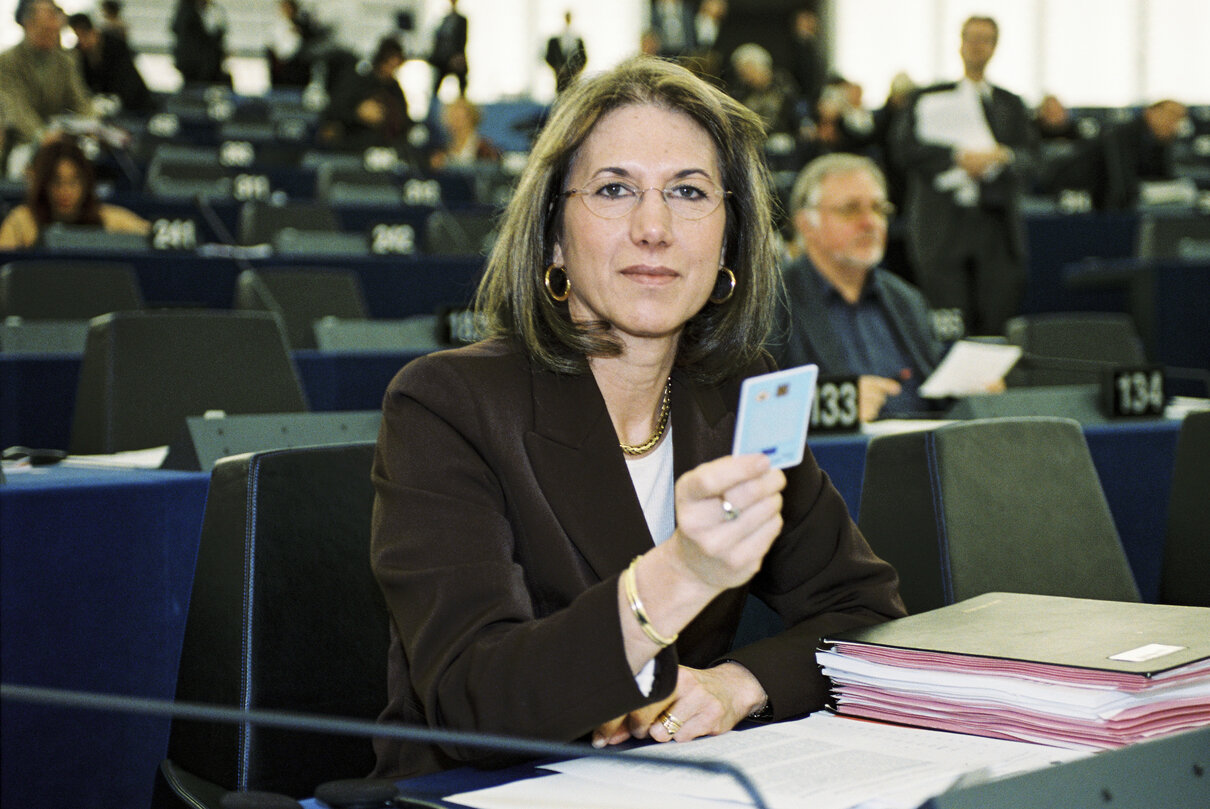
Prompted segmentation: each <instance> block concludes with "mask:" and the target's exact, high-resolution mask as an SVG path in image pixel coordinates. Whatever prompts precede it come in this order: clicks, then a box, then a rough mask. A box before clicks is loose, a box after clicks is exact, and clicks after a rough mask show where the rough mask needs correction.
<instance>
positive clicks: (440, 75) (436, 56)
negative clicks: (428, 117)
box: [429, 0, 470, 99]
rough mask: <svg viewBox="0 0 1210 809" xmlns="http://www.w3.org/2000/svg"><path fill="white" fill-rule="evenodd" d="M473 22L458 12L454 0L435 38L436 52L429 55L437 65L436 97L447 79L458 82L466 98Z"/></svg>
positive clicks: (434, 92)
mask: <svg viewBox="0 0 1210 809" xmlns="http://www.w3.org/2000/svg"><path fill="white" fill-rule="evenodd" d="M469 28H470V26H469V23H468V22H467V19H466V17H465V16H463V15H462V14H460V13H459V12H458V0H450V10H449V12H448V13H447V14H446V15H445V16H444V17H442V19H441V23H440V24H439V25H438V26H437V33H436V34H435V35H434V36H433V50H432V51H430V52H429V64H430V65H432V66H433V98H434V99H435V98H437V91H438V90H440V89H441V83H442V82H443V81H445V77H446V76H453V77H454V78H455V79H457V80H458V95H462V96H464V95H466V82H467V78H468V75H469V73H470V69H469V66H468V65H467V62H466V39H467V34H468V31H469Z"/></svg>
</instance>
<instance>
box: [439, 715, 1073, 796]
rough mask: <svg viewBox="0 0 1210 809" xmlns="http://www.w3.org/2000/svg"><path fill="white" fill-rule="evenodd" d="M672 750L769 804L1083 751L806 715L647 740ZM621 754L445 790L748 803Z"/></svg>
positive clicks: (897, 786) (924, 789)
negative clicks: (724, 771)
mask: <svg viewBox="0 0 1210 809" xmlns="http://www.w3.org/2000/svg"><path fill="white" fill-rule="evenodd" d="M642 750H643V752H644V753H658V754H661V755H667V756H669V757H671V758H692V759H699V760H700V759H723V760H726V761H729V762H731V763H732V764H735V765H737V766H738V767H740V768H741V769H742V770H743V771H744V772H745V773H746V774H747V775H748V776H749V777H750V778H751V779H752V780H753V781H754V782H755V783H756V785H757V786H758V787H759V788H760V790H761V792H762V794H763V795H764V797H765V799H766V801H768V803H769V804H770V806H772V807H773V809H796V808H797V807H804V809H805V808H806V807H810V809H850V807H855V806H858V805H863V804H864V805H871V806H872V805H877V806H880V807H905V808H907V807H915V806H918V805H919V804H920V803H922V802H923V801H925V800H927V799H928V798H929V797H931V796H932V795H936V794H938V793H940V792H942V791H944V790H945V789H946V788H947V787H949V786H950V785H951V784H953V783H954V782H955V781H956V780H957V779H959V778H961V777H963V776H964V775H967V774H970V773H978V774H980V776H981V777H982V776H984V775H985V776H987V777H994V776H1000V775H1005V774H1008V773H1011V772H1019V771H1024V770H1030V769H1037V768H1040V767H1045V766H1048V765H1050V764H1052V763H1058V762H1062V761H1070V760H1073V759H1075V758H1079V757H1081V755H1083V754H1081V753H1078V752H1074V751H1071V750H1060V749H1057V748H1052V747H1044V746H1041V745H1031V744H1024V743H1020V742H1005V741H1000V740H996V739H987V738H981V737H974V736H965V735H959V734H952V733H943V732H938V731H928V730H919V729H915V728H905V727H897V726H893V725H883V724H878V723H870V722H862V721H857V720H851V719H846V718H843V717H837V716H833V715H830V714H824V713H819V714H813V715H812V716H809V717H807V718H805V719H801V720H798V721H795V722H782V723H777V724H773V725H766V726H763V727H759V728H752V729H749V730H744V731H740V732H733V733H726V734H723V735H722V736H717V737H713V738H706V739H699V740H696V741H693V742H689V743H687V744H667V745H660V746H647V747H644V748H642ZM624 758H625V756H622V757H619V758H609V759H603V758H581V759H575V760H573V761H567V762H562V763H559V764H554V765H550V768H551V769H554V770H557V771H558V772H559V773H561V774H560V775H557V776H549V777H544V778H535V779H529V780H525V781H518V782H513V783H511V784H506V785H503V786H499V787H493V788H491V789H486V790H479V791H476V792H469V793H463V794H461V795H455V796H451V798H450V800H452V801H454V802H456V803H459V804H463V805H465V806H470V807H475V808H476V809H505V808H506V807H530V808H532V809H542V808H543V807H552V808H553V807H566V806H576V807H590V808H591V809H606V808H607V807H608V808H609V809H616V808H617V807H644V809H647V808H648V807H651V806H659V807H661V809H681V807H684V809H706V808H707V807H713V809H721V808H722V807H735V806H751V805H752V804H751V802H750V801H749V800H748V798H747V795H746V793H745V792H744V791H743V790H742V789H741V788H740V787H739V786H738V784H737V783H736V782H735V781H734V779H732V778H730V777H728V776H723V775H710V774H705V773H702V772H701V771H700V770H693V769H688V768H686V769H674V768H669V767H661V766H659V765H656V764H649V763H646V762H626V761H624V760H623V759H624Z"/></svg>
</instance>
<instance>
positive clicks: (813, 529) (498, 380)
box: [372, 57, 903, 776]
mask: <svg viewBox="0 0 1210 809" xmlns="http://www.w3.org/2000/svg"><path fill="white" fill-rule="evenodd" d="M762 148H763V133H762V131H761V127H760V124H759V121H758V120H757V119H756V118H755V117H754V116H753V115H752V114H751V113H750V112H748V111H747V110H745V109H744V108H743V107H742V106H740V105H739V104H737V103H735V102H734V101H733V100H731V99H729V98H728V97H726V96H725V95H724V94H722V93H721V92H719V91H718V90H716V89H714V88H712V87H711V86H709V85H708V84H706V83H704V82H702V81H701V80H699V79H697V78H695V77H693V75H692V74H690V73H689V72H688V71H686V70H684V69H683V68H680V67H677V66H674V65H671V64H669V63H666V62H663V61H660V60H655V59H651V58H649V57H638V58H636V59H633V60H630V61H628V62H626V63H624V64H623V65H621V66H619V67H618V68H615V69H614V70H613V71H610V72H609V73H606V74H602V75H600V76H596V77H594V78H586V79H583V80H582V81H580V82H578V83H577V84H576V85H575V86H573V87H572V88H570V89H569V90H568V91H567V92H566V93H565V94H564V95H563V96H562V97H561V98H560V99H559V101H558V102H557V103H556V106H555V109H554V110H553V112H552V115H551V118H550V121H549V122H548V123H547V125H546V127H545V129H544V130H543V132H542V134H541V135H540V136H539V138H538V141H537V143H536V144H535V147H534V150H533V153H532V155H531V156H530V159H529V163H528V166H527V168H526V171H525V173H524V174H523V176H522V178H521V180H520V182H519V185H518V187H517V190H516V191H515V193H514V196H513V198H512V201H511V203H510V205H509V208H508V211H507V213H506V215H505V218H504V221H503V224H502V226H501V230H500V237H499V239H498V240H497V242H496V244H495V247H494V249H493V252H492V254H491V256H490V258H489V260H488V265H487V268H486V270H485V274H484V277H483V280H482V282H481V285H480V288H479V293H478V299H477V309H478V311H479V313H480V316H481V318H482V322H483V324H484V327H485V329H486V331H487V333H488V334H489V335H490V337H489V339H487V340H485V341H483V342H480V343H478V344H475V345H473V346H470V347H467V348H463V349H457V350H453V351H447V352H441V353H437V354H432V355H429V356H426V357H424V358H422V359H418V360H416V361H413V362H412V363H410V364H409V365H408V366H407V367H405V368H404V369H403V370H402V371H400V373H399V374H398V375H397V376H396V377H395V379H394V380H392V382H391V383H390V386H389V388H388V390H387V393H386V396H385V399H384V402H383V425H382V430H381V432H380V435H379V440H378V452H377V457H376V459H375V463H374V470H373V476H374V483H375V486H376V491H377V500H376V505H375V512H374V536H373V548H372V562H373V565H374V571H375V574H376V575H377V577H378V581H379V583H380V584H381V586H382V590H383V593H384V594H385V596H386V601H387V605H388V607H389V608H390V611H391V615H392V618H393V621H392V639H393V643H392V647H391V655H390V672H389V687H390V704H389V705H388V706H387V708H386V710H385V712H384V714H383V718H384V719H390V720H398V721H405V722H410V723H421V724H426V725H429V726H432V727H444V728H452V729H460V730H477V731H486V732H492V733H501V734H513V735H519V736H526V737H532V738H543V739H549V740H559V741H569V740H573V739H580V738H584V739H590V740H591V741H592V743H593V744H595V745H597V746H603V745H606V744H613V743H618V742H620V741H623V740H625V739H626V738H629V737H631V736H635V737H650V738H652V739H655V740H656V741H659V742H666V741H669V740H671V739H676V740H678V741H688V740H690V739H693V738H696V737H698V736H703V735H711V734H718V733H723V732H725V731H727V730H730V729H731V728H732V727H734V726H735V725H736V724H737V723H738V722H739V721H741V720H743V719H744V718H745V717H749V716H754V717H759V718H769V719H780V718H783V717H789V716H794V715H798V714H802V713H804V712H807V711H811V710H814V709H816V708H819V707H820V706H821V705H822V703H823V701H824V698H825V696H826V684H825V681H824V679H823V677H822V675H821V674H820V673H819V670H818V668H817V666H816V664H815V659H814V651H815V646H816V644H817V642H818V639H819V637H820V636H821V635H824V634H828V633H832V632H836V631H839V630H842V629H845V628H849V627H853V626H859V625H866V624H872V623H876V622H879V621H883V620H886V619H888V618H892V617H896V616H898V615H901V614H902V613H903V608H902V604H901V602H900V600H899V597H898V594H897V590H896V582H897V580H896V577H895V573H894V571H893V570H892V569H891V568H890V567H889V566H888V565H887V564H886V563H884V562H882V561H881V560H880V559H878V558H877V557H875V556H874V554H873V553H872V552H871V551H870V549H869V547H868V546H867V545H866V543H865V540H864V539H863V538H862V537H861V535H860V533H859V532H858V530H857V528H856V526H854V524H853V522H852V520H851V519H850V517H849V514H848V512H847V510H846V508H845V505H844V502H843V501H842V500H841V498H840V496H839V494H837V492H836V490H835V488H833V486H832V484H831V483H830V482H829V481H828V479H827V477H826V476H824V474H823V473H822V472H821V471H820V470H819V468H818V466H817V465H816V463H815V461H814V458H813V457H812V456H811V454H810V452H809V451H808V453H807V455H806V458H805V459H804V461H803V462H802V463H801V464H800V465H799V466H797V467H794V468H792V469H789V470H786V471H785V473H783V472H782V471H780V470H776V469H772V468H770V466H769V463H768V460H767V459H766V458H765V457H764V456H762V455H741V456H732V455H730V454H729V453H730V446H731V438H732V433H733V430H734V427H735V408H736V403H737V399H738V391H739V384H740V382H741V381H742V380H743V379H744V378H745V377H747V376H751V375H753V374H758V373H762V372H765V371H769V370H773V363H772V361H771V360H770V359H769V358H768V356H767V355H766V354H765V353H764V351H763V349H762V347H761V346H762V345H763V342H764V338H765V336H766V334H767V332H768V328H769V323H770V319H771V315H772V308H773V303H774V300H775V296H776V294H777V291H778V281H777V274H776V273H777V271H776V256H775V252H774V248H773V240H772V238H771V234H772V233H773V226H772V221H771V197H770V190H769V188H770V185H769V178H768V174H767V171H766V169H765V168H764V164H763V159H762ZM749 592H750V593H752V594H753V595H755V596H757V597H759V598H760V599H762V600H763V601H765V602H766V603H767V604H768V605H770V606H771V607H772V608H773V609H774V610H776V611H777V612H778V613H779V614H780V615H781V616H782V618H783V619H784V622H785V625H786V627H787V629H786V630H785V631H784V632H783V633H781V634H779V635H777V636H775V637H772V638H768V639H765V640H761V641H759V642H757V643H754V644H751V645H749V646H746V647H744V648H734V649H733V648H732V640H733V638H734V635H735V630H736V626H737V624H738V622H739V617H740V612H741V610H742V607H743V603H744V599H745V597H746V595H747V594H748V593H749ZM484 759H485V756H484V754H483V753H482V751H479V750H473V749H466V748H460V747H457V746H453V745H446V746H440V747H438V746H423V745H417V744H409V743H402V742H398V741H386V740H380V741H379V747H378V768H377V773H376V774H378V775H381V776H408V775H416V774H420V773H425V772H431V771H434V770H438V769H442V768H448V767H454V766H459V765H461V764H465V763H468V762H479V761H483V760H484Z"/></svg>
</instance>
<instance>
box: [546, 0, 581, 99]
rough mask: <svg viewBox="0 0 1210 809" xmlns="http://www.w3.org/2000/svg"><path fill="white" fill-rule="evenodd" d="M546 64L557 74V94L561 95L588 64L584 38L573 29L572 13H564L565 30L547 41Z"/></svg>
mask: <svg viewBox="0 0 1210 809" xmlns="http://www.w3.org/2000/svg"><path fill="white" fill-rule="evenodd" d="M546 64H547V65H549V66H550V69H551V70H553V71H554V72H555V92H556V93H561V92H563V91H564V90H565V89H567V85H569V84H571V82H572V81H573V80H574V79H575V78H576V76H579V75H580V72H581V71H582V70H584V66H585V65H586V64H588V51H587V50H586V49H585V48H584V38H583V37H581V36H580V34H579V33H578V32H577V31H576V30H575V29H574V28H572V27H571V12H570V11H565V12H563V30H562V31H560V32H559V33H558V34H556V35H555V36H553V37H551V38H550V39H548V40H546Z"/></svg>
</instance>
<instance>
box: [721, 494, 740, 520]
mask: <svg viewBox="0 0 1210 809" xmlns="http://www.w3.org/2000/svg"><path fill="white" fill-rule="evenodd" d="M738 516H739V509H738V508H736V507H735V506H733V505H731V501H730V500H728V499H727V498H725V497H724V498H723V521H724V522H731V521H732V520H734V519H735V518H736V517H738Z"/></svg>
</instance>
